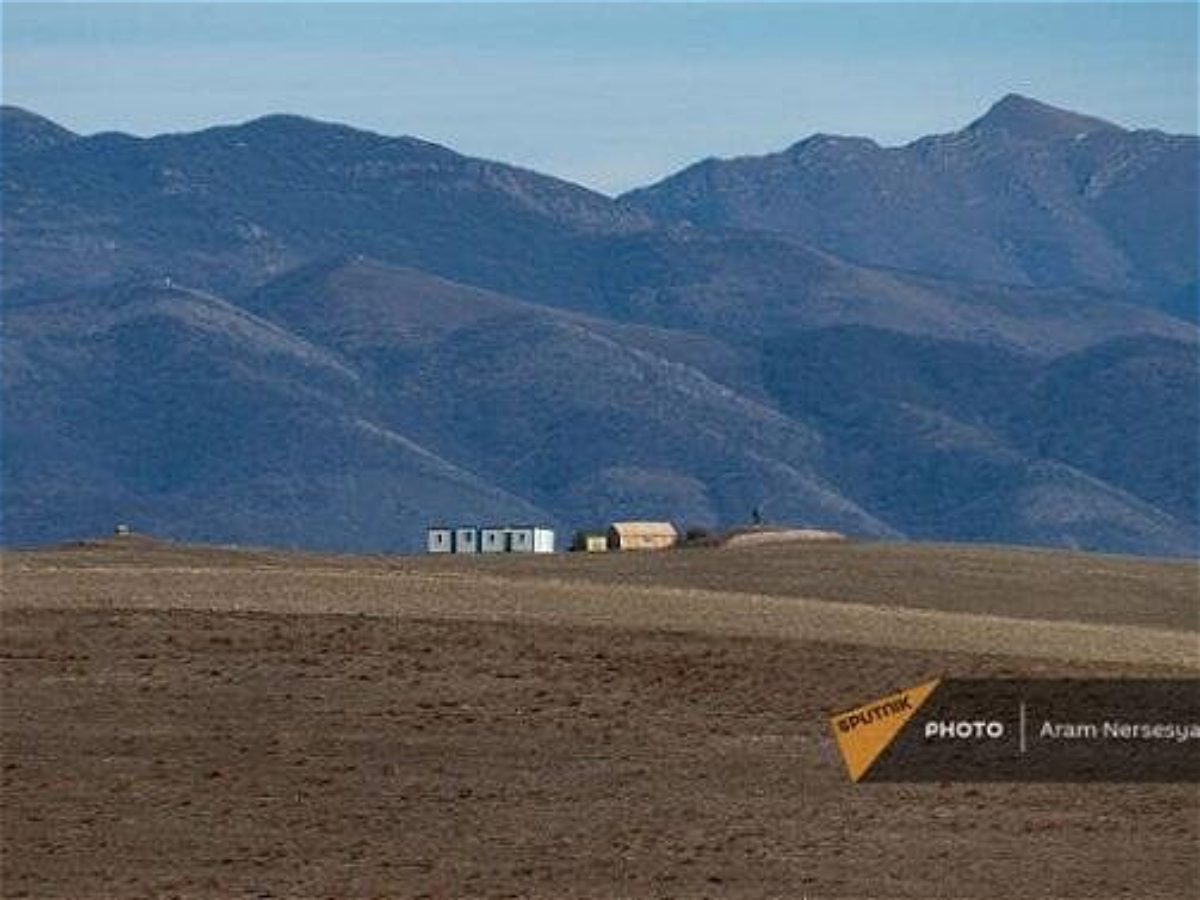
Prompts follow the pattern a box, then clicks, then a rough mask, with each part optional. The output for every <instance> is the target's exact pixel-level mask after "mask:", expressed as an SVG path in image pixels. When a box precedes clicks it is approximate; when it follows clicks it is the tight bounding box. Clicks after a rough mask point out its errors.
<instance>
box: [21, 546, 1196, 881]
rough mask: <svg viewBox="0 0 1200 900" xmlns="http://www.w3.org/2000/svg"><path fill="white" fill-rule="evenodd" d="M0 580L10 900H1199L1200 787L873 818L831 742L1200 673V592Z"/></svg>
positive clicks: (933, 584)
mask: <svg viewBox="0 0 1200 900" xmlns="http://www.w3.org/2000/svg"><path fill="white" fill-rule="evenodd" d="M0 562H2V564H3V579H2V581H0V587H2V592H3V597H2V599H3V605H2V607H0V614H2V617H3V618H2V622H3V629H2V632H0V642H2V650H3V656H2V657H0V663H2V667H3V668H2V675H3V720H2V722H3V726H2V728H0V750H2V754H3V798H4V799H3V807H4V808H3V814H4V815H3V821H4V828H3V832H2V836H0V840H2V842H3V843H2V849H3V854H2V856H0V866H2V870H0V877H2V879H3V893H4V895H5V896H12V897H18V896H39V897H72V898H79V897H147V896H164V897H165V896H181V897H232V896H276V897H317V896H341V897H351V896H363V897H365V896H389V897H493V896H529V897H547V898H549V897H556V898H557V897H589V898H596V897H655V896H660V897H718V896H720V897H764V896H787V897H797V896H808V897H837V898H847V897H906V898H915V897H934V896H936V897H951V896H953V897H991V896H999V895H1005V894H1007V895H1013V894H1019V895H1021V896H1030V897H1110V896H1119V895H1135V896H1139V897H1163V898H1166V897H1172V898H1176V897H1177V898H1184V897H1193V896H1195V888H1196V885H1197V883H1200V882H1198V881H1197V878H1198V877H1200V872H1198V869H1197V862H1196V857H1195V852H1194V851H1195V847H1196V844H1197V841H1198V840H1200V816H1198V815H1197V811H1198V810H1197V801H1196V794H1195V789H1194V787H1186V786H1153V787H1151V786H1132V785H1089V786H1084V787H1079V786H1066V785H1010V786H1000V785H996V786H988V785H926V786H917V785H911V786H905V785H890V786H888V785H874V786H869V787H868V786H861V787H854V786H851V785H849V784H848V783H847V782H846V780H845V777H844V775H843V773H842V770H841V767H840V763H839V762H838V760H837V758H836V756H835V754H834V751H833V749H832V747H831V746H830V741H829V739H828V735H827V731H826V725H825V716H826V715H827V713H828V712H829V711H831V710H833V709H837V708H844V707H845V706H846V705H847V704H850V703H854V702H857V701H859V700H862V699H867V698H869V697H871V696H875V695H878V694H879V693H882V692H885V691H889V690H891V689H894V688H896V687H898V686H904V685H908V684H914V683H917V682H919V681H922V680H925V679H927V678H929V677H932V676H936V675H959V676H972V675H1033V676H1051V675H1069V674H1075V675H1103V676H1117V675H1137V674H1151V673H1165V672H1176V673H1187V672H1193V673H1194V672H1195V668H1194V663H1195V658H1196V657H1195V653H1194V650H1195V648H1196V643H1195V642H1196V640H1197V628H1196V621H1197V617H1198V606H1197V597H1196V591H1195V588H1196V579H1197V569H1196V567H1195V566H1193V565H1188V564H1180V563H1159V562H1148V561H1138V560H1129V559H1117V558H1105V557H1094V556H1083V555H1069V554H1050V553H1029V552H1023V551H1008V550H999V549H989V548H957V547H910V546H901V545H855V544H838V545H824V544H822V545H804V546H802V547H795V546H789V547H779V546H776V547H751V548H744V549H739V550H736V551H734V550H728V551H726V550H717V551H707V550H697V551H681V552H677V553H662V554H653V555H649V554H647V555H633V554H629V555H610V556H605V557H588V556H584V555H578V556H562V557H554V558H548V559H532V558H523V559H521V558H505V559H474V560H462V559H428V558H386V557H374V558H364V557H331V556H293V555H287V554H279V553H274V552H265V551H264V552H245V551H240V550H236V549H233V548H195V547H185V546H176V545H168V544H159V543H155V542H148V541H143V540H140V539H133V540H128V541H100V542H94V543H89V544H84V545H79V546H75V547H70V548H61V549H58V550H54V551H40V552H31V553H6V554H4V555H3V557H2V559H0ZM1189 646H1190V647H1191V648H1192V650H1193V653H1192V655H1191V657H1190V658H1189V656H1188V654H1187V650H1188V647H1189ZM1172 662H1173V663H1174V666H1173V667H1172V666H1168V665H1165V664H1167V663H1172ZM881 861H882V862H886V865H881ZM1031 872H1036V873H1037V880H1036V883H1033V882H1031V881H1030V873H1031Z"/></svg>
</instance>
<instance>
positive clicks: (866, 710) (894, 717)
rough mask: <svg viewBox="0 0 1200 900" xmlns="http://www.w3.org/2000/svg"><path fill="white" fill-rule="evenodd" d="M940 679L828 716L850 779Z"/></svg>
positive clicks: (872, 759)
mask: <svg viewBox="0 0 1200 900" xmlns="http://www.w3.org/2000/svg"><path fill="white" fill-rule="evenodd" d="M940 683H941V679H940V678H936V679H934V680H933V681H927V682H925V683H924V684H919V685H917V686H916V687H912V688H909V689H908V690H906V691H900V692H899V693H897V694H890V695H888V696H887V697H881V698H880V699H878V700H876V701H874V702H872V703H867V704H865V705H864V706H860V707H857V708H856V709H851V710H847V711H846V712H842V713H838V714H837V715H835V716H833V717H832V718H831V719H830V725H832V726H833V735H834V737H835V738H836V739H837V744H838V749H839V750H841V751H842V759H843V760H844V761H845V763H846V771H847V772H848V773H849V774H850V780H851V781H858V780H859V779H861V778H862V777H863V775H865V774H866V773H867V770H868V769H869V768H871V764H872V763H873V762H875V760H876V759H878V758H879V754H880V753H882V752H883V751H884V749H885V748H886V747H887V745H888V744H890V743H891V742H892V741H893V739H895V737H896V735H897V734H899V733H900V729H901V728H903V727H904V726H905V724H906V723H907V722H908V720H909V719H911V718H912V717H913V715H914V714H916V711H917V710H918V709H920V708H921V704H923V703H924V702H925V701H926V700H928V699H929V695H930V694H932V693H933V692H934V689H935V688H937V686H938V685H939V684H940Z"/></svg>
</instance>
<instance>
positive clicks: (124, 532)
mask: <svg viewBox="0 0 1200 900" xmlns="http://www.w3.org/2000/svg"><path fill="white" fill-rule="evenodd" d="M131 534H133V531H132V529H130V527H129V526H128V525H126V524H125V523H124V522H118V523H117V525H116V527H114V528H113V535H114V536H115V537H129V536H130V535H131Z"/></svg>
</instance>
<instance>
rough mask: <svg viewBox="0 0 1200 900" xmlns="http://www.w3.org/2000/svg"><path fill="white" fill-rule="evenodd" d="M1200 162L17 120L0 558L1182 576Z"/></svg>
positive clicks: (1069, 130) (1103, 146) (1012, 103)
mask: <svg viewBox="0 0 1200 900" xmlns="http://www.w3.org/2000/svg"><path fill="white" fill-rule="evenodd" d="M1198 161H1200V146H1198V143H1197V139H1196V138H1195V137H1194V136H1177V135H1166V134H1162V133H1159V132H1153V131H1132V130H1126V129H1123V128H1120V127H1118V126H1116V125H1113V124H1110V123H1107V122H1104V121H1102V120H1099V119H1095V118H1091V117H1087V116H1081V115H1078V114H1075V113H1070V112H1066V111H1064V110H1058V109H1055V108H1053V107H1050V106H1047V105H1045V104H1042V103H1039V102H1037V101H1034V100H1030V99H1027V98H1022V97H1016V96H1010V97H1006V98H1004V99H1002V100H1001V101H1000V102H998V103H997V104H996V105H995V106H994V107H993V108H992V109H991V110H990V111H989V112H988V113H987V114H986V115H984V116H983V117H981V118H980V119H979V120H977V121H976V122H974V123H971V124H970V125H968V126H967V127H965V128H964V129H963V130H962V131H959V132H956V133H954V134H949V135H938V136H933V137H928V138H923V139H921V140H918V141H916V142H914V143H912V144H909V145H907V146H903V147H893V148H884V147H880V146H878V145H877V144H875V143H874V142H872V141H870V140H868V139H864V138H849V137H832V136H816V137H812V138H808V139H806V140H803V141H801V142H800V143H798V144H796V145H794V146H793V147H791V148H789V149H787V150H785V151H783V152H781V153H777V154H770V155H766V156H763V157H756V158H742V159H736V160H725V161H721V160H707V161H704V162H701V163H698V164H697V165H695V166H692V167H690V168H688V169H685V170H684V171H682V172H680V173H678V174H676V175H673V176H671V177H669V178H667V179H665V180H664V181H662V182H660V183H658V184H656V185H651V186H649V187H646V188H644V189H641V190H637V191H634V192H632V193H630V194H627V195H625V196H623V197H617V198H610V197H606V196H604V195H601V194H598V193H596V192H593V191H589V190H587V189H586V188H583V187H580V186H578V185H574V184H570V183H568V182H564V181H561V180H558V179H555V178H551V177H548V176H545V175H541V174H538V173H535V172H531V171H528V170H525V169H521V168H517V167H513V166H508V165H504V164H501V163H496V162H491V161H486V160H479V159H473V158H469V157H465V156H462V155H460V154H457V153H455V152H454V151H452V150H449V149H447V148H444V147H440V146H437V145H435V144H430V143H427V142H424V141H421V140H417V139H415V138H409V137H398V138H397V137H387V136H382V135H377V134H372V133H369V132H364V131H360V130H356V129H353V128H349V127H346V126H343V125H335V124H329V123H324V122H317V121H313V120H309V119H304V118H300V117H295V116H269V117H267V118H263V119H258V120H254V121H251V122H248V123H245V124H242V125H234V126H222V127H217V128H211V129H207V130H204V131H200V132H195V133H190V134H174V135H163V136H158V137H152V138H136V137H132V136H129V135H123V134H115V133H110V134H98V135H92V136H80V135H76V134H73V133H72V132H70V131H69V130H67V129H65V128H62V127H61V126H58V125H56V124H55V123H52V122H50V121H48V120H46V119H44V118H41V117H39V116H37V115H35V114H33V113H30V112H27V111H24V110H20V109H17V108H14V107H4V108H3V110H2V111H0V201H2V208H0V253H2V263H3V265H2V267H0V296H2V298H3V336H2V340H3V346H2V351H0V353H2V355H0V386H2V387H3V407H2V408H0V412H2V415H3V419H2V426H3V434H2V437H3V445H2V447H0V474H2V476H3V478H2V480H0V509H2V511H3V519H2V526H3V540H4V541H5V542H6V543H38V542H45V541H51V540H58V539H62V538H66V537H70V536H77V535H82V534H89V533H95V532H97V531H103V530H107V529H109V528H111V527H112V525H113V523H114V522H116V521H128V522H129V523H131V524H132V525H134V527H136V528H138V529H141V530H146V531H152V532H156V533H160V534H164V535H168V536H173V537H178V538H187V539H202V540H211V541H230V542H242V543H260V544H277V545H290V546H303V547H313V548H329V549H357V550H384V549H412V548H415V547H417V546H419V545H420V542H421V539H422V535H423V531H424V528H425V526H426V525H427V524H429V523H430V522H433V521H452V522H459V521H462V522H487V521H518V520H536V521H545V522H548V523H551V524H553V525H556V526H558V527H559V528H560V529H569V528H572V527H577V526H584V525H594V524H598V523H603V522H605V521H607V520H609V519H612V518H621V517H665V518H670V519H673V520H675V521H677V522H679V523H680V524H682V525H688V526H703V527H722V526H729V525H733V524H737V523H739V522H742V521H745V520H746V518H747V517H748V516H749V514H750V511H751V510H752V509H755V508H757V509H759V510H761V512H762V513H763V515H765V516H766V517H768V518H770V519H772V520H775V521H780V522H791V523H802V524H808V525H814V526H823V527H831V528H836V529H839V530H843V531H846V532H849V533H852V534H856V535H862V536H878V537H911V538H921V539H959V540H978V541H1004V542H1014V543H1027V544H1043V545H1055V546H1071V547H1082V548H1087V549H1096V550H1110V551H1122V552H1133V553H1142V554H1157V555H1194V554H1195V553H1196V542H1197V485H1198V477H1200V476H1198V472H1197V458H1198V455H1200V454H1198V453H1197V434H1198V433H1200V423H1198V422H1197V395H1198V393H1200V386H1198V383H1197V365H1196V363H1197V338H1198V334H1197V327H1196V320H1197V315H1196V281H1197V273H1196V265H1197V262H1196V261H1197V211H1196V205H1195V200H1196V197H1197V184H1196V175H1197V163H1198Z"/></svg>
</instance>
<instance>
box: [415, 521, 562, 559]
mask: <svg viewBox="0 0 1200 900" xmlns="http://www.w3.org/2000/svg"><path fill="white" fill-rule="evenodd" d="M425 548H426V550H427V551H428V552H429V553H553V552H554V529H553V528H546V527H545V526H542V525H504V526H489V527H485V528H477V527H475V526H472V525H468V526H461V527H458V528H450V527H447V526H444V525H435V526H433V527H431V528H430V529H429V530H428V532H427V536H426V543H425Z"/></svg>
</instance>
